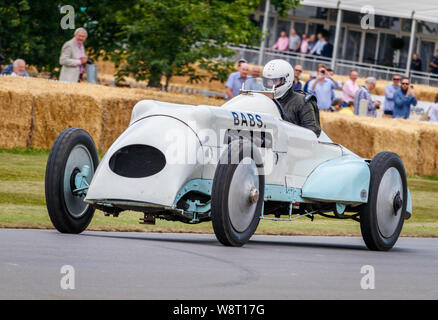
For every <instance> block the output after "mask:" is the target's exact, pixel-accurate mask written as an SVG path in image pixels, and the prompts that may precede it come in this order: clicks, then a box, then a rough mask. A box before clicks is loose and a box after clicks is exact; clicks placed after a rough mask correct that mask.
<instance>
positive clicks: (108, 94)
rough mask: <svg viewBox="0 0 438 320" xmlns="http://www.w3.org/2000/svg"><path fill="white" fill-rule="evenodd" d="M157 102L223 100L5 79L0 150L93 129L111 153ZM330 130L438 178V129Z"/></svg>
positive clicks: (362, 151) (347, 121)
mask: <svg viewBox="0 0 438 320" xmlns="http://www.w3.org/2000/svg"><path fill="white" fill-rule="evenodd" d="M143 99H154V100H159V101H167V102H174V103H182V104H189V105H199V104H209V105H221V104H222V103H223V100H217V99H211V98H205V97H202V96H196V95H186V94H178V93H169V92H162V91H160V90H154V89H138V88H137V89H129V88H112V87H105V86H100V85H91V84H86V83H81V84H68V83H60V82H57V81H48V80H44V79H35V78H30V79H24V78H17V77H0V147H1V148H14V147H33V148H43V149H48V148H50V147H51V145H52V144H53V141H54V139H55V138H56V136H57V135H58V134H59V133H60V132H61V131H62V130H63V129H65V128H68V127H80V128H83V129H85V130H87V131H88V132H89V133H90V134H91V135H92V137H93V139H94V140H95V142H96V145H97V147H98V149H99V151H101V152H105V151H106V150H107V149H108V148H109V146H110V145H111V144H112V143H113V142H114V140H115V139H116V138H117V137H118V136H119V135H120V133H122V132H123V130H125V128H126V127H127V126H128V124H129V120H130V116H131V110H132V107H133V106H134V105H135V104H136V103H137V102H138V101H140V100H143ZM321 124H322V127H323V129H324V131H325V132H326V133H327V134H328V135H329V136H330V137H331V138H332V140H333V141H334V142H336V143H339V144H342V145H343V146H345V147H346V148H348V149H350V150H351V151H353V152H355V153H357V154H358V155H360V156H362V157H365V158H372V157H374V155H376V154H377V153H379V152H381V151H393V152H395V153H397V154H398V155H400V157H401V158H402V159H403V162H404V164H405V167H406V170H407V172H408V173H410V174H427V175H438V125H433V124H428V123H424V122H419V121H407V120H392V119H382V118H377V119H375V118H368V117H352V116H345V115H340V114H337V113H330V112H321Z"/></svg>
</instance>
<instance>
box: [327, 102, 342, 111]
mask: <svg viewBox="0 0 438 320" xmlns="http://www.w3.org/2000/svg"><path fill="white" fill-rule="evenodd" d="M341 110H342V100H341V99H334V100H333V102H332V106H331V107H330V111H332V112H338V111H341Z"/></svg>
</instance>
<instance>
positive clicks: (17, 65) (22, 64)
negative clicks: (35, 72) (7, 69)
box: [11, 59, 29, 77]
mask: <svg viewBox="0 0 438 320" xmlns="http://www.w3.org/2000/svg"><path fill="white" fill-rule="evenodd" d="M11 76H16V77H28V76H29V73H27V71H26V61H24V60H23V59H17V60H15V61H14V63H13V71H12V73H11Z"/></svg>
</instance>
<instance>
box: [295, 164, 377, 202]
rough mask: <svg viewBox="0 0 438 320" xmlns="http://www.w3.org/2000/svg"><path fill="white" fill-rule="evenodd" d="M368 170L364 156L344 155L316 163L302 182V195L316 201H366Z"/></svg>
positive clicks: (368, 182)
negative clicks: (314, 167) (319, 163)
mask: <svg viewBox="0 0 438 320" xmlns="http://www.w3.org/2000/svg"><path fill="white" fill-rule="evenodd" d="M369 186H370V169H369V167H368V164H367V163H366V162H365V160H364V159H361V158H359V157H356V156H353V155H346V156H342V157H339V158H336V159H332V160H328V161H326V162H324V163H322V164H321V165H319V166H318V167H317V168H316V169H315V170H313V172H312V173H311V174H310V176H309V177H308V178H307V180H306V182H305V183H304V185H303V188H302V193H301V196H302V197H303V198H309V199H314V200H319V201H329V202H340V203H366V202H367V201H368V189H369Z"/></svg>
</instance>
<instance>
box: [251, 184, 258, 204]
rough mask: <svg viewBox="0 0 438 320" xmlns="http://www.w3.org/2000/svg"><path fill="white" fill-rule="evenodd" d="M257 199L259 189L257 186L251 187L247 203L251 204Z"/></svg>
mask: <svg viewBox="0 0 438 320" xmlns="http://www.w3.org/2000/svg"><path fill="white" fill-rule="evenodd" d="M257 201H259V190H258V189H257V188H252V189H251V190H250V191H249V203H251V204H253V203H256V202H257Z"/></svg>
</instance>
